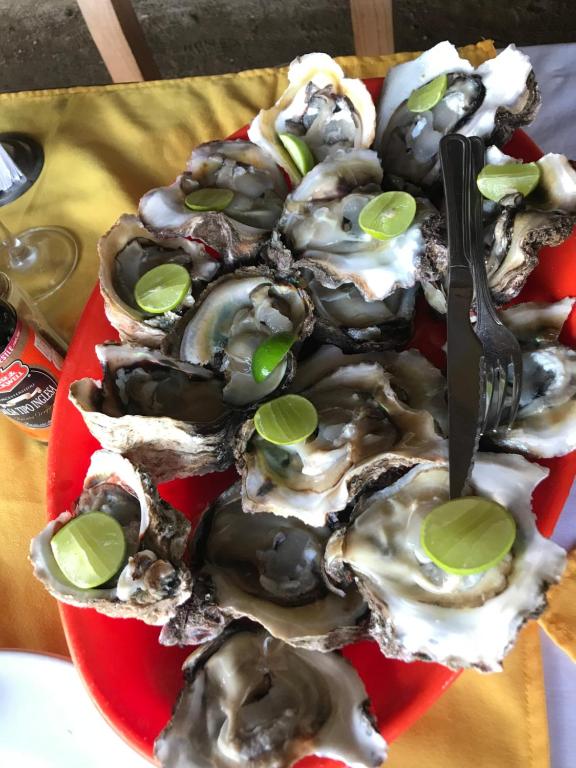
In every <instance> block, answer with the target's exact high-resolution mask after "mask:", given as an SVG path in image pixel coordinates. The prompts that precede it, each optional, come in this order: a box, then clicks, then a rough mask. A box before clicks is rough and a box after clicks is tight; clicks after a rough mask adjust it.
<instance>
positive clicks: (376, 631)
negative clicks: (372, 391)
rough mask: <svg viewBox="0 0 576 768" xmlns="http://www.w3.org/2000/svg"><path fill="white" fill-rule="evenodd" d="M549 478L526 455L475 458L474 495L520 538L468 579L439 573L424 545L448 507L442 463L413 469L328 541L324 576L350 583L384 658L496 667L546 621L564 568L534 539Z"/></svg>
mask: <svg viewBox="0 0 576 768" xmlns="http://www.w3.org/2000/svg"><path fill="white" fill-rule="evenodd" d="M547 474H548V470H546V469H544V468H543V467H540V466H538V465H537V464H531V463H530V462H528V461H527V460H526V459H524V458H523V457H522V456H517V455H514V454H491V453H479V454H477V456H476V461H475V464H474V468H473V470H472V475H471V480H470V491H471V493H472V494H473V495H477V496H483V497H485V498H490V499H493V500H494V501H496V502H498V503H500V504H502V505H503V506H505V507H506V508H507V509H508V510H509V511H510V513H511V514H512V515H513V517H514V518H515V520H516V525H517V533H516V541H515V543H514V545H513V547H512V549H511V551H510V552H509V553H508V555H506V557H505V558H504V559H503V560H502V561H501V562H500V563H499V564H498V565H496V566H493V567H492V568H490V569H488V570H486V571H483V572H482V573H478V574H473V575H467V576H458V575H455V574H449V573H446V572H445V571H443V570H442V569H440V568H439V567H438V566H436V565H435V564H434V563H433V562H432V561H431V560H430V559H429V557H428V556H427V555H426V553H425V552H424V550H423V549H422V546H421V543H420V529H421V525H422V522H423V520H424V518H425V516H426V515H427V514H428V513H429V512H431V511H432V509H433V508H434V507H436V506H438V505H439V504H442V503H444V502H446V501H447V500H448V467H447V465H444V466H440V465H438V466H429V465H428V466H425V465H421V466H417V467H414V468H413V469H411V470H410V471H409V472H408V473H407V474H405V475H404V476H403V477H402V478H400V479H399V480H398V481H397V482H396V483H394V484H392V485H389V486H388V487H386V488H383V489H382V490H378V491H368V492H367V493H365V494H364V495H363V496H362V497H361V498H360V500H359V501H358V503H357V504H356V506H355V508H354V510H353V513H352V518H351V521H350V524H349V525H348V527H347V528H345V529H341V530H339V531H337V532H336V533H334V534H333V537H332V538H331V540H330V541H329V542H328V546H327V571H328V573H329V574H332V575H333V576H334V578H335V580H336V581H337V582H338V583H340V582H343V583H346V581H347V579H349V578H353V579H354V581H355V582H356V584H357V585H358V588H359V589H360V592H361V593H362V595H363V596H364V597H365V599H366V601H367V603H368V605H369V606H370V609H371V627H370V631H371V634H372V635H373V636H374V638H375V639H376V640H377V641H378V644H379V646H380V649H381V650H382V653H384V655H385V656H390V657H393V658H399V659H402V660H404V661H413V660H416V659H421V660H424V661H434V662H439V663H440V664H445V665H446V666H449V667H452V668H453V669H460V668H464V667H474V668H475V669H478V670H480V671H481V672H496V671H499V670H500V669H501V665H502V659H503V658H504V656H505V655H506V653H507V652H508V651H509V650H510V649H511V648H512V646H513V644H514V642H515V639H516V636H517V634H518V632H519V630H520V629H521V627H522V626H523V625H524V624H525V622H526V621H528V619H531V618H537V617H538V616H539V615H540V613H542V611H543V610H544V608H545V606H546V591H547V589H548V587H549V586H550V585H551V584H553V583H555V582H557V581H558V580H559V579H560V576H561V575H562V571H563V570H564V565H565V561H566V554H565V552H564V550H563V549H562V548H561V547H559V546H558V545H557V544H554V543H553V542H552V541H550V540H549V539H545V538H544V537H542V536H541V535H540V533H539V532H538V529H537V527H536V523H535V519H534V514H533V512H532V507H531V497H532V492H533V490H534V488H535V486H536V485H537V484H538V483H540V482H541V481H542V480H543V479H544V478H545V477H546V475H547Z"/></svg>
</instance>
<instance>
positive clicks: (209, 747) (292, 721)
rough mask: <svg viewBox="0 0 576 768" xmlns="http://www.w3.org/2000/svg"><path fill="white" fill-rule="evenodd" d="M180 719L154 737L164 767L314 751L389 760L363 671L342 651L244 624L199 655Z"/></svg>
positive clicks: (354, 759)
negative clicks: (296, 643)
mask: <svg viewBox="0 0 576 768" xmlns="http://www.w3.org/2000/svg"><path fill="white" fill-rule="evenodd" d="M183 672H184V680H185V683H184V688H183V690H182V692H181V693H180V696H179V698H178V701H177V702H176V706H175V708H174V712H173V715H172V719H171V720H170V722H169V723H168V725H167V726H166V728H165V729H164V730H163V731H162V733H161V734H160V735H159V736H158V738H157V739H156V742H155V745H154V752H155V755H156V758H157V759H158V761H159V762H160V765H161V766H162V768H231V766H233V765H234V766H236V765H250V766H251V768H289V767H290V766H292V765H294V763H296V762H297V761H298V760H299V759H300V758H302V757H305V756H306V755H310V754H316V755H319V756H320V757H329V758H332V759H334V760H341V761H343V762H344V763H346V764H347V765H349V766H351V768H368V766H373V768H376V766H379V765H381V763H382V761H383V760H384V759H385V757H386V742H385V741H384V739H383V738H382V736H380V734H379V733H378V731H377V730H376V728H375V727H374V722H373V719H372V718H371V716H370V714H369V712H368V699H367V695H366V690H365V688H364V685H363V684H362V681H361V680H360V678H359V677H358V674H357V673H356V670H355V669H354V667H352V665H351V664H349V663H348V662H347V661H346V660H345V659H344V658H343V657H342V656H340V655H339V654H338V653H336V652H333V653H318V652H317V651H308V650H303V649H300V648H292V647H291V646H289V645H285V644H284V643H282V641H281V640H277V639H275V638H273V637H270V635H268V633H267V632H265V631H264V630H262V629H259V628H257V627H255V626H254V625H250V624H245V623H239V624H237V625H235V626H234V627H232V628H230V629H229V630H227V631H225V632H224V633H223V634H222V635H220V637H218V638H217V639H216V640H214V641H213V642H212V643H210V644H209V645H205V646H202V647H201V648H199V649H198V650H196V651H195V652H194V653H192V654H191V655H190V656H189V657H188V658H187V660H186V661H185V662H184V666H183Z"/></svg>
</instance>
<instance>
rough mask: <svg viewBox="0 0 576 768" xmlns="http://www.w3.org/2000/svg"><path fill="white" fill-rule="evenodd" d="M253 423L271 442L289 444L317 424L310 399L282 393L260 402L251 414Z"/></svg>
mask: <svg viewBox="0 0 576 768" xmlns="http://www.w3.org/2000/svg"><path fill="white" fill-rule="evenodd" d="M254 426H255V427H256V431H257V432H258V434H259V435H261V436H262V437H263V438H264V440H268V442H270V443H274V444H275V445H293V444H294V443H301V442H302V440H306V438H307V437H309V436H310V435H311V434H312V432H314V430H315V429H316V427H317V426H318V414H317V413H316V408H314V406H313V405H312V403H311V402H310V400H306V398H305V397H301V396H300V395H283V396H282V397H278V398H276V400H270V402H268V403H264V405H261V406H260V408H258V410H257V411H256V413H255V414H254Z"/></svg>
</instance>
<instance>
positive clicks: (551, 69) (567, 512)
mask: <svg viewBox="0 0 576 768" xmlns="http://www.w3.org/2000/svg"><path fill="white" fill-rule="evenodd" d="M524 50H525V51H526V53H527V54H528V55H529V56H530V58H531V59H532V64H533V66H534V72H535V73H536V79H537V80H538V83H539V84H540V89H541V91H542V102H543V103H542V109H541V110H540V113H539V114H538V116H537V117H536V120H535V121H534V123H533V124H532V125H531V126H530V128H529V129H528V131H527V133H529V134H530V136H531V137H532V138H533V139H534V141H535V142H536V143H537V144H538V145H539V146H540V148H541V149H542V150H543V151H544V152H560V153H562V154H564V155H567V156H568V157H569V158H572V159H576V126H575V123H576V43H570V44H567V45H538V46H531V47H527V48H524ZM553 538H554V540H555V541H557V542H558V544H561V545H562V546H563V547H566V548H567V549H570V548H571V547H573V546H575V545H576V487H574V488H572V493H571V495H570V498H569V500H568V502H567V503H566V507H565V508H564V511H563V513H562V517H561V518H560V522H559V524H558V526H557V528H556V531H555V533H554V537H553ZM542 650H543V655H544V675H545V679H546V696H547V703H548V722H549V730H550V750H551V763H552V768H574V766H576V664H573V663H572V662H571V661H570V659H569V658H568V657H567V656H566V655H565V654H564V653H563V652H562V651H560V650H559V649H558V648H557V647H556V646H555V645H554V644H553V643H552V642H551V641H550V640H549V639H548V637H547V636H546V635H545V634H544V633H542Z"/></svg>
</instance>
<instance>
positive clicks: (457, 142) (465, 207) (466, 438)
mask: <svg viewBox="0 0 576 768" xmlns="http://www.w3.org/2000/svg"><path fill="white" fill-rule="evenodd" d="M440 160H441V165H442V176H443V179H444V190H445V196H446V215H447V220H448V310H447V326H448V347H447V381H448V465H449V476H450V498H451V499H455V498H458V497H460V496H461V495H462V492H463V490H464V487H465V485H466V481H467V480H468V476H469V474H470V471H471V469H472V464H473V460H474V454H475V452H476V449H477V447H478V440H479V437H480V423H481V413H482V406H483V396H484V391H483V389H484V388H483V378H484V376H483V354H482V345H481V344H480V341H479V340H478V338H477V336H476V334H475V333H474V329H473V328H472V324H471V322H470V308H471V306H472V301H473V297H474V283H473V278H472V272H471V269H470V260H469V257H468V256H467V254H469V253H470V248H471V231H470V226H469V224H470V205H471V196H470V185H471V184H475V183H476V179H475V178H473V167H472V150H471V146H470V142H469V140H468V139H467V138H466V137H465V136H461V135H460V134H457V133H453V134H448V135H447V136H445V137H443V138H442V139H441V141H440Z"/></svg>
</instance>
